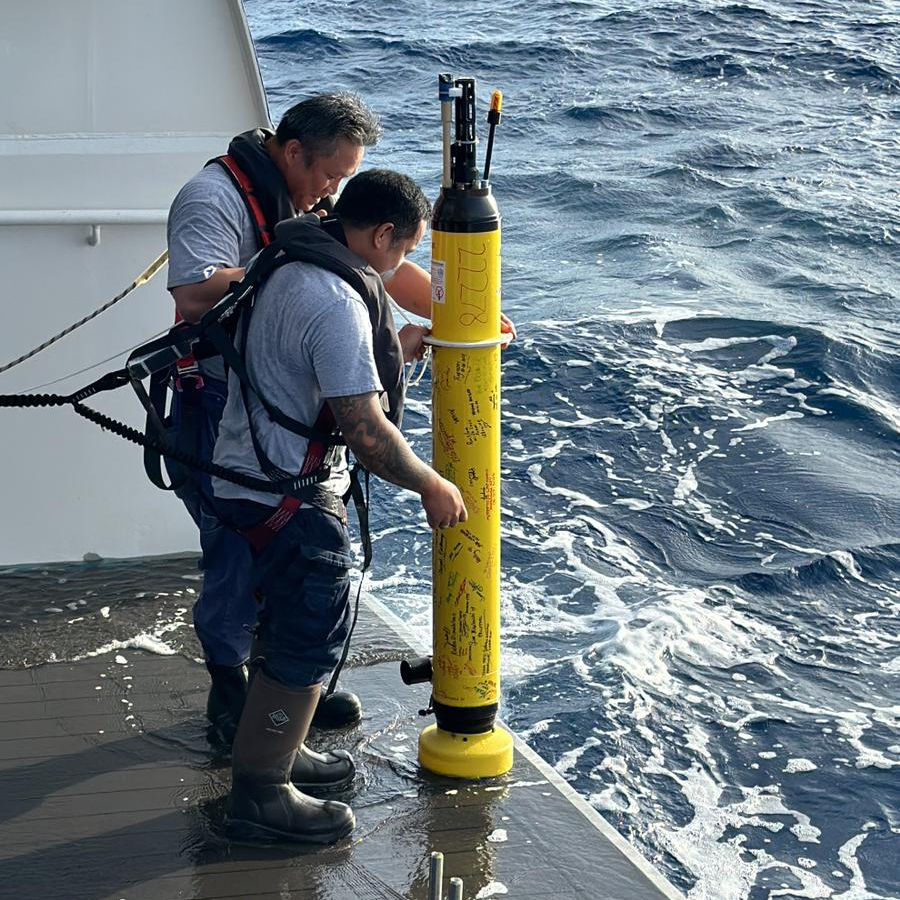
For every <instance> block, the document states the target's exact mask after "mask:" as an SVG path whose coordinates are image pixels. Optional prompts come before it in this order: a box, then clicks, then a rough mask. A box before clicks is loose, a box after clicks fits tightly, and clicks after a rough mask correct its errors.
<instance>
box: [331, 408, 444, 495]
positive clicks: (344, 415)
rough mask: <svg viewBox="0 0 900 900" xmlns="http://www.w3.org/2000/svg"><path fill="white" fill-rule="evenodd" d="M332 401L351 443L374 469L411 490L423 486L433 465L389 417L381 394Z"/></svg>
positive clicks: (350, 446)
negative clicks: (407, 441) (414, 448)
mask: <svg viewBox="0 0 900 900" xmlns="http://www.w3.org/2000/svg"><path fill="white" fill-rule="evenodd" d="M328 405H329V406H330V407H331V409H332V412H334V418H335V421H336V422H337V424H338V427H339V428H340V430H341V434H342V435H343V436H344V440H346V441H347V446H348V447H349V448H350V449H351V450H352V451H353V452H354V454H355V455H356V458H357V459H358V460H359V461H360V462H361V463H362V464H363V465H364V466H365V467H366V468H367V469H368V470H369V471H370V472H372V473H373V474H375V475H378V476H379V477H380V478H384V479H385V480H386V481H390V482H393V483H394V484H396V485H399V486H400V487H404V488H408V489H409V490H411V491H417V492H418V491H419V490H420V488H421V487H422V484H423V482H424V481H425V479H426V478H427V477H428V476H429V475H430V474H431V469H430V468H429V467H428V466H426V465H425V463H423V462H422V461H421V460H420V459H419V458H418V457H417V456H416V455H415V453H413V452H412V450H411V449H410V446H409V444H407V443H406V439H405V438H404V437H403V435H402V434H401V433H400V431H399V430H398V429H397V428H396V427H395V426H394V425H392V424H391V422H389V421H388V419H387V417H386V416H385V414H384V412H383V410H382V409H381V405H380V403H379V402H378V395H377V394H375V393H368V394H354V395H352V396H349V397H329V398H328Z"/></svg>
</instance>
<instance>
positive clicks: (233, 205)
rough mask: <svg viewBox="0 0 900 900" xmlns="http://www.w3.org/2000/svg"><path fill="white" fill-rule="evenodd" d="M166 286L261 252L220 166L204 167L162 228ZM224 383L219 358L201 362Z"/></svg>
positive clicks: (203, 277) (198, 277)
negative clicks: (166, 247) (166, 249)
mask: <svg viewBox="0 0 900 900" xmlns="http://www.w3.org/2000/svg"><path fill="white" fill-rule="evenodd" d="M166 240H167V243H168V245H169V280H168V288H169V290H171V289H172V288H175V287H181V285H184V284H197V283H199V282H201V281H206V279H207V278H209V277H211V276H212V275H213V273H214V272H215V271H216V270H217V269H232V268H239V267H243V266H246V265H247V263H248V262H249V261H250V259H251V258H252V257H253V256H254V255H255V254H256V253H257V252H258V251H259V249H260V247H259V244H258V242H257V239H256V229H255V228H254V226H253V221H252V220H251V218H250V213H249V212H248V211H247V207H246V205H245V204H244V201H243V198H242V197H241V195H240V194H239V193H238V191H237V188H236V187H235V186H234V184H233V183H232V181H231V178H230V177H229V175H228V173H227V172H226V171H225V170H224V169H223V168H222V167H221V166H220V165H218V164H215V165H209V166H205V167H204V168H203V169H201V170H200V171H199V172H198V173H197V174H196V175H195V176H194V177H193V178H192V179H191V180H190V181H188V182H187V184H185V185H184V187H183V188H182V189H181V190H180V191H179V192H178V194H177V195H176V197H175V199H174V200H173V201H172V207H171V209H170V210H169V219H168V223H167V225H166ZM200 368H201V370H202V371H203V373H204V374H205V375H207V376H209V377H212V378H218V379H220V380H223V379H224V378H225V366H224V364H223V362H222V359H221V357H215V358H213V359H209V360H204V361H203V362H201V363H200Z"/></svg>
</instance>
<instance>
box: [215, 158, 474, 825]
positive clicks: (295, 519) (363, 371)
mask: <svg viewBox="0 0 900 900" xmlns="http://www.w3.org/2000/svg"><path fill="white" fill-rule="evenodd" d="M334 213H335V215H334V216H333V217H330V218H326V219H324V220H320V219H318V218H317V217H316V216H304V217H301V218H298V219H294V220H290V221H286V222H282V223H281V224H280V225H279V226H278V227H277V228H276V229H275V234H276V238H277V240H278V244H279V246H280V247H284V248H285V254H286V256H287V258H289V259H292V258H293V259H297V257H296V256H293V257H292V252H293V251H294V248H296V253H297V254H299V258H300V261H290V262H286V263H284V264H282V265H280V266H279V267H278V268H277V269H276V270H275V271H274V272H273V273H272V274H271V275H270V276H269V277H268V278H267V279H266V281H265V282H264V284H263V286H262V288H261V289H260V290H259V292H258V293H257V295H256V297H255V301H254V304H253V307H252V318H251V319H250V320H249V323H248V324H247V325H246V332H243V330H242V333H245V334H246V340H245V343H244V347H243V354H244V365H245V367H246V372H247V383H248V384H250V385H253V386H254V388H253V390H248V389H247V387H246V385H244V386H243V388H242V384H241V381H240V379H239V378H238V376H237V374H236V373H235V372H233V371H232V372H231V373H230V375H229V391H228V402H227V405H226V408H225V412H224V414H223V416H222V422H221V426H220V430H219V437H218V440H217V442H216V446H215V454H214V461H215V462H216V463H217V464H219V465H223V466H227V467H228V468H231V469H236V470H238V471H240V472H243V473H245V474H247V475H251V476H254V477H256V478H260V477H264V475H263V472H264V470H265V469H267V468H270V467H271V466H275V467H277V468H278V469H281V470H283V471H286V472H295V471H297V470H298V468H300V465H301V462H304V461H305V463H304V466H303V471H315V465H314V466H312V467H310V466H309V461H310V459H311V454H312V453H313V448H314V447H315V446H316V441H315V439H308V438H306V437H303V436H301V435H300V434H297V433H295V432H294V431H293V430H288V429H287V428H284V427H282V426H281V425H279V424H277V423H276V422H275V421H273V420H272V419H271V418H270V417H269V415H268V413H267V409H266V408H265V407H264V406H263V403H262V402H261V400H260V396H258V395H257V394H256V390H257V387H256V386H258V389H259V391H260V394H264V399H265V401H266V403H267V404H268V407H269V408H271V407H272V406H275V407H277V408H278V409H280V410H281V412H282V413H283V414H285V415H286V416H289V417H290V418H291V419H293V420H295V422H300V423H303V424H304V425H305V426H307V427H312V426H315V427H316V428H317V429H319V430H320V431H321V430H322V429H323V427H324V428H326V429H327V428H329V427H331V425H332V423H333V424H334V426H336V428H337V430H338V432H339V434H340V435H341V436H342V437H343V439H344V440H345V441H346V445H347V447H349V448H350V449H351V450H352V451H353V453H354V455H355V457H356V459H357V460H358V461H359V462H360V463H361V464H362V465H363V466H364V467H365V468H366V469H368V471H370V472H372V473H373V474H375V475H378V476H380V477H382V478H384V479H386V480H387V481H390V482H392V483H394V484H397V485H399V486H400V487H404V488H406V489H408V490H412V491H415V492H416V493H418V494H419V496H420V497H421V501H422V506H423V508H424V510H425V513H426V518H427V521H428V524H429V525H430V526H431V527H432V528H444V527H451V526H453V525H456V524H457V523H459V522H463V521H465V520H466V509H465V505H464V503H463V500H462V496H461V495H460V492H459V490H458V489H457V488H456V486H455V485H453V484H451V483H450V482H449V481H447V480H445V479H444V478H442V477H441V476H440V475H438V473H437V472H435V471H434V470H433V469H432V468H430V467H429V466H428V465H426V464H425V463H423V462H422V461H421V460H419V459H418V458H417V457H416V456H415V454H414V453H413V452H412V450H411V449H410V447H409V445H408V444H407V442H406V440H405V439H404V437H403V436H402V434H401V433H400V431H399V426H400V418H401V415H402V407H403V391H404V380H403V363H404V361H409V360H410V359H411V357H412V356H413V355H414V354H415V353H416V352H417V351H418V349H419V347H420V337H421V334H420V333H419V334H418V335H415V336H412V337H410V336H407V337H406V338H403V339H401V338H400V337H398V335H397V333H396V331H395V329H394V325H393V318H392V316H391V312H390V307H389V305H388V302H387V297H386V295H385V291H384V287H383V285H382V282H381V278H380V277H379V276H380V275H382V274H383V273H385V272H388V271H390V270H392V269H395V268H397V267H398V266H400V265H401V264H402V262H403V260H404V258H405V257H406V254H407V253H409V252H411V251H412V250H413V249H415V247H416V245H417V244H418V243H419V241H420V240H421V239H422V236H423V235H424V233H425V228H426V222H427V220H428V218H429V215H430V206H429V203H428V201H427V199H426V198H425V196H424V195H423V194H422V192H421V190H420V189H419V187H418V186H417V185H416V184H415V182H413V181H412V180H411V179H409V178H407V177H406V176H404V175H400V174H399V173H396V172H390V171H385V170H379V169H373V170H369V171H366V172H363V173H362V174H360V175H357V176H356V177H355V178H353V179H351V180H350V181H349V182H348V184H347V186H346V187H345V188H344V191H343V193H342V194H341V197H340V199H339V200H338V202H337V205H336V206H335V210H334ZM242 315H247V312H244V313H242ZM242 327H243V326H242ZM323 422H326V423H328V424H327V425H324V426H323V424H322V423H323ZM348 485H349V474H348V469H347V459H346V452H345V450H344V449H343V448H341V451H340V452H339V453H338V454H337V455H336V458H335V459H332V460H331V463H330V469H329V473H328V477H327V480H325V481H323V482H322V483H321V484H319V485H317V486H316V488H315V491H314V492H313V493H311V494H310V496H309V499H308V500H307V501H305V502H303V503H302V505H300V506H299V508H298V507H297V506H296V504H295V505H293V506H291V505H290V499H291V498H283V499H282V502H281V504H280V505H278V506H273V497H272V495H271V494H265V493H260V492H255V491H253V490H251V489H248V488H244V487H241V486H239V485H236V484H234V483H232V482H229V481H224V480H222V479H218V478H214V479H213V489H214V492H215V496H216V505H217V509H218V510H219V512H220V514H221V516H222V518H223V519H224V520H225V521H228V522H230V523H231V524H232V525H233V526H234V527H235V528H236V529H237V530H238V531H240V532H241V533H243V534H244V535H245V536H246V537H247V539H248V540H250V541H252V542H253V543H254V546H255V547H256V550H255V554H254V571H253V586H254V588H255V589H256V590H257V591H258V595H259V596H260V598H261V602H262V606H261V609H260V614H259V625H258V647H257V650H256V651H255V653H254V660H253V665H254V673H253V677H252V680H251V685H250V690H249V693H248V696H247V702H246V705H245V707H244V710H243V714H242V715H241V719H240V724H239V727H238V731H237V735H236V737H235V740H234V751H233V763H232V765H233V780H232V793H231V798H230V803H229V810H228V825H229V828H230V830H231V832H232V834H233V835H235V836H241V837H244V838H247V837H251V838H252V837H265V838H279V839H288V840H299V841H312V842H319V843H332V842H333V841H336V840H338V839H340V838H341V837H343V836H344V835H346V834H348V833H349V832H350V831H351V830H352V828H353V825H354V821H355V820H354V817H353V813H352V811H351V810H350V807H349V806H346V805H345V804H343V803H337V802H335V801H321V800H316V799H314V798H312V797H309V796H307V795H306V794H304V793H302V792H301V791H300V790H299V789H298V785H300V786H302V785H303V784H304V779H308V775H309V772H310V771H311V769H314V768H315V766H316V765H326V764H327V765H330V766H331V768H332V770H333V771H337V769H338V767H341V766H342V767H343V769H344V771H345V773H346V776H345V781H349V780H350V779H352V777H353V763H352V760H351V759H350V757H349V754H346V753H338V754H330V755H325V756H330V757H332V759H331V760H330V762H328V763H322V762H321V760H320V759H319V755H318V754H313V753H312V751H310V750H308V749H307V748H306V746H305V744H304V740H305V737H306V733H307V730H308V728H309V725H310V721H311V719H312V716H313V713H314V710H315V708H316V704H317V702H318V698H319V696H320V692H321V687H322V682H323V680H324V679H326V678H327V677H328V675H329V674H330V673H331V671H332V670H333V669H334V667H335V665H336V664H337V662H338V659H339V656H340V652H341V648H342V646H343V644H344V641H345V639H346V636H347V630H348V619H349V603H348V599H349V591H350V578H349V569H350V561H351V557H350V540H349V535H348V533H347V527H346V511H345V509H344V507H343V504H342V502H341V501H340V499H339V498H341V497H342V496H343V495H344V494H345V492H346V489H347V487H348ZM285 519H287V521H285ZM261 529H263V530H265V529H268V534H267V537H266V540H265V541H264V542H262V543H258V542H257V541H256V538H258V537H259V535H260V533H261V531H260V530H261ZM254 536H256V538H255V537H254ZM298 747H299V750H298ZM312 783H316V779H312Z"/></svg>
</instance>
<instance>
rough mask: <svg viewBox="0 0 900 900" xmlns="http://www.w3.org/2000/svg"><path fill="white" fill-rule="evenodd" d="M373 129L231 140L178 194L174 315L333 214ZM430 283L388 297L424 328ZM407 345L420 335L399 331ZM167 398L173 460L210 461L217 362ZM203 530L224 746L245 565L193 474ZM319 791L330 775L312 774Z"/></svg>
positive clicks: (319, 124)
mask: <svg viewBox="0 0 900 900" xmlns="http://www.w3.org/2000/svg"><path fill="white" fill-rule="evenodd" d="M380 134H381V127H380V125H379V123H378V119H377V117H376V115H375V113H374V112H372V110H371V109H369V108H368V107H367V106H366V104H365V103H363V101H362V100H361V99H360V98H359V97H357V96H356V95H354V94H348V93H336V94H321V95H318V96H315V97H312V98H310V99H308V100H304V101H303V102H301V103H298V104H296V105H295V106H293V107H291V109H289V110H288V111H287V112H286V113H285V115H284V117H283V118H282V120H281V122H280V123H279V125H278V128H277V130H276V131H275V132H274V133H273V132H271V131H270V130H268V129H264V128H257V129H255V130H253V131H248V132H245V133H243V134H239V135H237V137H235V138H234V139H233V140H232V141H231V144H230V145H229V148H228V153H227V154H226V155H225V156H223V157H220V158H219V159H217V160H213V161H211V162H210V163H209V164H207V165H206V166H205V167H204V168H203V169H202V170H201V171H200V172H199V173H198V174H197V175H195V176H194V177H193V178H191V180H190V181H188V182H187V184H186V185H185V186H184V187H183V188H182V189H181V191H180V192H179V193H178V195H177V196H176V198H175V200H174V202H173V204H172V208H171V211H170V214H169V222H168V231H167V235H168V245H169V280H168V287H169V290H170V291H171V292H172V295H173V297H174V298H175V305H176V308H177V311H178V313H179V315H180V316H181V317H182V318H184V319H186V320H187V321H189V322H193V321H196V320H197V319H199V318H200V317H201V316H202V315H203V314H204V313H205V312H206V311H207V310H208V309H210V308H211V307H212V306H214V305H215V304H216V303H217V302H218V301H219V300H220V299H221V298H222V296H223V295H224V294H225V292H226V290H227V289H228V286H229V284H230V283H231V282H233V281H238V280H240V279H241V278H242V277H243V274H244V266H245V265H246V264H247V262H248V261H249V260H250V259H251V258H252V257H253V256H254V255H255V254H256V253H257V252H258V251H259V250H260V249H262V247H263V246H265V245H266V244H267V243H269V241H270V240H271V239H272V236H273V232H274V228H275V225H276V224H277V223H278V222H280V221H282V220H284V219H290V218H292V217H294V216H295V215H297V214H298V213H305V212H309V210H311V209H312V208H313V207H314V206H315V205H316V204H318V203H319V202H320V201H323V200H324V201H327V204H326V205H330V201H331V199H332V197H333V195H334V194H335V193H336V192H337V190H338V187H339V185H340V182H341V180H342V179H344V178H346V177H348V176H350V175H352V174H353V173H354V172H356V170H357V168H358V167H359V164H360V162H361V160H362V158H363V153H364V149H365V147H367V146H371V145H372V144H374V143H375V142H376V141H377V140H378V138H379V136H380ZM429 284H430V278H429V276H428V275H427V274H426V273H425V272H424V271H423V270H422V269H420V268H419V267H418V266H415V265H414V264H412V263H410V262H408V261H406V262H403V263H401V264H400V266H399V268H398V270H397V271H396V273H395V274H394V275H393V276H392V278H391V280H390V289H391V292H392V294H393V296H394V298H395V299H396V300H397V302H398V303H400V305H401V306H404V307H406V308H407V309H410V310H411V311H413V312H415V313H417V314H420V315H423V316H425V317H427V316H428V315H429V314H430V310H429V304H430V289H429ZM404 333H408V334H409V335H410V339H411V340H413V341H415V340H417V339H418V337H420V336H421V330H417V329H415V328H413V327H411V326H407V328H406V329H405V330H404ZM175 385H176V390H175V391H174V393H173V398H174V399H173V424H174V428H175V431H176V433H177V435H178V438H177V440H178V443H179V445H180V446H181V447H182V449H185V450H188V451H189V452H192V453H194V454H195V455H197V456H199V457H200V458H201V459H205V460H208V459H210V457H211V454H212V448H213V444H214V443H215V440H216V435H217V432H218V426H219V419H220V417H221V415H222V410H223V408H224V406H225V401H226V396H227V389H226V383H225V367H224V364H223V362H222V360H221V358H216V359H213V360H204V361H202V362H201V363H200V364H199V366H198V365H197V364H196V363H194V361H193V360H192V359H190V358H188V359H185V360H182V361H180V363H179V365H178V371H177V373H176V379H175ZM179 496H180V497H181V498H182V500H183V501H184V503H185V505H186V506H187V508H188V511H189V512H190V514H191V516H192V517H193V518H194V521H195V522H196V523H197V525H198V527H199V530H200V545H201V549H202V553H203V556H202V567H203V571H204V578H203V587H202V590H201V592H200V596H199V598H198V600H197V602H196V603H195V605H194V611H193V612H194V627H195V629H196V632H197V637H198V638H199V640H200V644H201V646H202V647H203V653H204V657H205V659H206V665H207V669H208V670H209V673H210V677H211V681H212V685H211V688H210V692H209V700H208V703H207V716H208V718H209V720H210V723H211V729H210V730H211V735H212V736H213V738H214V739H216V740H217V741H220V742H224V743H225V744H230V743H231V741H232V740H233V737H234V732H235V729H236V727H237V722H238V719H239V717H240V712H241V708H242V706H243V701H244V696H245V693H246V689H247V673H246V669H245V663H246V661H247V659H248V655H249V652H250V642H251V636H250V629H251V628H252V626H253V624H254V623H255V621H256V613H257V609H256V601H255V599H254V597H253V595H252V592H251V590H250V585H249V577H250V572H251V560H250V556H249V553H248V550H247V547H246V546H245V544H244V542H243V541H242V540H241V539H240V538H239V537H237V536H236V535H235V534H233V533H232V532H231V531H230V530H229V529H227V528H225V527H224V526H223V525H222V524H221V523H220V522H219V520H218V519H217V517H216V516H215V515H214V514H213V512H212V510H211V492H210V486H209V478H208V477H207V476H204V475H199V474H196V475H192V476H191V477H189V479H188V481H187V482H186V484H185V485H184V486H183V487H182V488H181V489H180V490H179ZM360 714H361V712H360V706H359V701H358V699H357V698H356V697H355V696H354V695H353V694H350V693H348V692H346V691H335V692H333V693H332V694H331V695H330V696H329V697H328V698H327V701H326V700H325V699H324V698H323V702H322V704H321V705H320V708H319V709H318V710H317V713H316V721H315V724H316V725H317V726H318V727H320V728H329V727H332V728H333V727H342V726H346V725H351V724H354V723H355V722H357V721H359V719H360ZM320 774H321V775H322V777H323V778H325V779H326V781H328V780H329V779H330V778H331V776H330V775H328V774H327V772H325V771H324V770H323V772H322V773H320Z"/></svg>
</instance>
